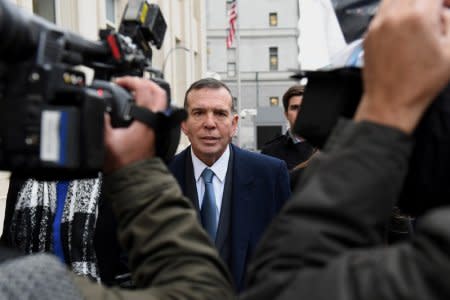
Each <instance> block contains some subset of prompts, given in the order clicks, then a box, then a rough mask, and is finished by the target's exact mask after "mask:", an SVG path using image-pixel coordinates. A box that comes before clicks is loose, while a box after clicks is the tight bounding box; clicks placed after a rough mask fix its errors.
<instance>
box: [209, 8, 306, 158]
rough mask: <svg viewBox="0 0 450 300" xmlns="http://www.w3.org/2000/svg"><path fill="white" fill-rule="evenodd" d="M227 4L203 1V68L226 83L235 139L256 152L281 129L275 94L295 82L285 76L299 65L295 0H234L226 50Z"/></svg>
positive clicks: (279, 104) (278, 99) (279, 95)
mask: <svg viewBox="0 0 450 300" xmlns="http://www.w3.org/2000/svg"><path fill="white" fill-rule="evenodd" d="M230 5H231V0H210V1H207V3H206V11H207V17H206V19H207V53H208V54H207V68H208V71H209V72H210V74H216V75H218V77H220V79H221V80H223V81H224V82H226V83H227V84H228V85H229V87H230V89H231V90H232V93H233V96H234V97H236V101H237V105H236V106H237V107H238V108H239V110H240V111H239V115H240V117H241V118H240V128H239V131H240V132H239V134H238V139H237V141H236V142H237V143H238V144H239V145H240V146H241V147H243V148H246V149H250V150H257V149H259V148H260V147H261V145H263V144H264V142H266V141H267V140H270V139H272V138H273V137H275V136H276V135H278V134H281V133H282V132H284V131H285V130H286V126H287V123H286V120H285V117H284V114H283V104H282V100H281V98H282V95H283V93H284V92H285V91H286V90H287V89H288V88H289V87H290V86H291V85H293V84H294V83H296V82H295V81H293V80H292V79H290V76H291V75H293V70H298V69H299V67H300V66H299V63H298V59H297V58H298V54H299V50H298V44H297V38H298V26H297V25H298V21H299V3H298V0H279V1H273V0H259V1H257V2H255V1H251V0H237V14H238V28H237V30H238V35H239V38H235V41H234V42H233V45H232V47H231V48H229V49H227V47H226V37H227V34H228V28H229V25H228V14H227V11H228V10H229V7H230ZM238 72H239V74H238ZM238 77H239V79H240V80H239V81H240V88H238ZM238 95H240V98H241V99H238ZM239 101H240V103H239Z"/></svg>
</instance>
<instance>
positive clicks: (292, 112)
mask: <svg viewBox="0 0 450 300" xmlns="http://www.w3.org/2000/svg"><path fill="white" fill-rule="evenodd" d="M304 90H305V87H304V85H301V84H295V85H293V86H291V87H290V88H289V89H288V90H287V91H286V92H285V93H284V95H283V108H284V115H285V116H286V119H287V120H288V122H289V127H290V128H289V129H288V131H286V133H285V134H283V135H280V136H278V137H276V138H275V139H273V140H271V141H269V142H267V143H266V144H264V146H263V147H262V149H261V153H262V154H266V155H270V156H273V157H277V158H279V159H281V160H284V161H285V162H286V164H287V167H288V169H289V171H290V175H291V189H292V190H294V187H295V186H296V184H297V181H298V180H299V179H300V175H301V173H302V172H303V169H304V167H305V166H306V164H307V161H308V159H309V158H311V156H312V154H313V153H314V152H315V150H316V149H315V148H314V147H313V146H312V145H311V144H310V143H308V142H307V141H306V140H305V139H303V138H301V137H299V136H297V135H295V134H294V133H293V132H292V130H291V129H292V128H294V124H295V120H296V119H297V115H298V112H299V111H300V107H301V105H302V101H303V92H304Z"/></svg>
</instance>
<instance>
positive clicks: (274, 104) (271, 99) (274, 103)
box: [270, 97, 280, 106]
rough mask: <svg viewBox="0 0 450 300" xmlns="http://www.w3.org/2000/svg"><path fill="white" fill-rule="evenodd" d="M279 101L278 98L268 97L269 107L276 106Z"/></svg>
mask: <svg viewBox="0 0 450 300" xmlns="http://www.w3.org/2000/svg"><path fill="white" fill-rule="evenodd" d="M279 103H280V99H279V98H278V97H270V106H278V104H279Z"/></svg>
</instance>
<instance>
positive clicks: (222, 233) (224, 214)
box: [215, 149, 234, 257]
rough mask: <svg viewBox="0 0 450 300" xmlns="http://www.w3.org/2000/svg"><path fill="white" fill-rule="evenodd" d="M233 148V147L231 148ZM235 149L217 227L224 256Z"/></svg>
mask: <svg viewBox="0 0 450 300" xmlns="http://www.w3.org/2000/svg"><path fill="white" fill-rule="evenodd" d="M230 150H231V149H230ZM233 157H234V155H233V151H230V159H229V161H228V168H227V174H226V176H225V186H224V189H223V197H222V207H221V208H220V217H219V226H218V228H217V237H216V243H215V244H216V247H217V249H218V250H219V253H220V254H221V256H222V257H224V256H225V254H224V252H225V249H224V247H225V246H226V245H225V241H226V240H227V237H228V235H229V231H230V221H231V199H232V191H233Z"/></svg>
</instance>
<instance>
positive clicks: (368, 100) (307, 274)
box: [242, 0, 450, 300]
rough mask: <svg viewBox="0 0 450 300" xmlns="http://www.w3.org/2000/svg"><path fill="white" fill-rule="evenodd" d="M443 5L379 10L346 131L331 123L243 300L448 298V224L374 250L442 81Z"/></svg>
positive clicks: (449, 68)
mask: <svg viewBox="0 0 450 300" xmlns="http://www.w3.org/2000/svg"><path fill="white" fill-rule="evenodd" d="M443 3H444V2H443V1H439V0H434V1H431V0H415V1H409V0H405V1H404V0H387V1H384V2H383V3H382V5H381V7H380V9H379V15H377V17H375V19H374V21H373V24H372V25H371V27H370V29H369V32H368V34H367V41H366V43H365V55H366V58H365V59H366V64H365V69H364V80H365V81H364V84H365V94H364V97H363V99H362V102H361V106H360V108H359V110H358V113H357V115H356V117H355V120H356V122H354V121H348V122H347V123H346V122H340V123H339V125H338V126H337V128H335V130H334V132H333V134H332V136H331V137H330V139H329V141H328V143H327V146H326V147H325V149H324V151H323V152H321V153H320V154H319V155H318V157H317V158H316V159H315V160H313V161H312V162H311V164H310V166H309V167H308V169H307V170H306V173H305V178H304V179H305V180H304V181H303V189H301V190H300V191H298V193H297V194H296V195H295V196H294V197H295V199H293V200H292V201H290V202H289V203H287V205H286V206H285V208H284V210H283V211H282V212H281V214H280V216H279V217H278V218H277V219H276V220H275V221H274V222H273V224H272V226H271V227H270V228H269V230H268V232H267V234H266V235H265V236H264V238H263V241H262V242H261V244H260V247H259V249H258V251H257V253H256V256H255V259H254V260H253V263H252V264H251V266H250V268H249V274H248V277H247V278H248V290H247V293H246V294H245V295H244V296H243V297H242V298H243V299H246V300H247V299H314V300H318V299H330V298H333V299H346V300H347V299H365V300H366V299H415V298H414V297H417V299H448V297H449V294H450V290H449V288H448V284H447V283H446V281H447V276H448V272H450V261H449V257H448V252H449V245H450V234H447V235H446V232H445V231H447V232H448V225H446V226H447V227H444V226H442V227H441V228H440V229H439V226H438V225H437V224H436V223H437V221H435V222H430V221H432V220H430V219H428V223H426V224H424V227H423V229H422V231H421V232H422V233H420V230H419V233H418V235H421V234H422V236H421V237H419V238H418V239H417V240H416V241H415V242H414V243H412V244H408V245H403V246H399V247H397V248H394V247H393V248H390V249H381V248H380V249H376V248H375V247H377V246H380V245H381V244H382V240H383V236H382V233H383V224H385V223H386V221H387V220H388V218H389V216H390V213H391V210H392V206H393V205H394V203H395V201H396V198H397V196H398V194H399V192H400V190H401V187H402V182H403V179H404V176H405V174H406V171H407V165H408V158H409V153H410V151H411V147H412V141H411V138H410V137H409V134H410V133H411V132H412V130H413V129H414V128H415V126H416V125H417V123H418V121H419V120H420V117H421V116H422V114H423V113H424V111H425V109H426V108H427V106H428V105H429V104H430V102H431V101H432V99H433V98H434V96H435V95H436V94H437V93H438V92H439V91H440V89H441V88H443V86H444V85H445V84H446V83H447V82H448V81H449V79H450V37H449V32H450V26H449V22H448V20H449V17H448V12H447V9H445V8H443V7H442V4H443ZM367 121H369V122H367ZM441 218H442V216H441ZM444 223H445V224H447V223H448V221H446V222H442V224H444ZM446 228H447V229H446ZM367 248H372V250H371V249H368V250H367ZM444 271H445V272H447V273H444ZM439 293H441V298H436V295H439Z"/></svg>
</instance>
